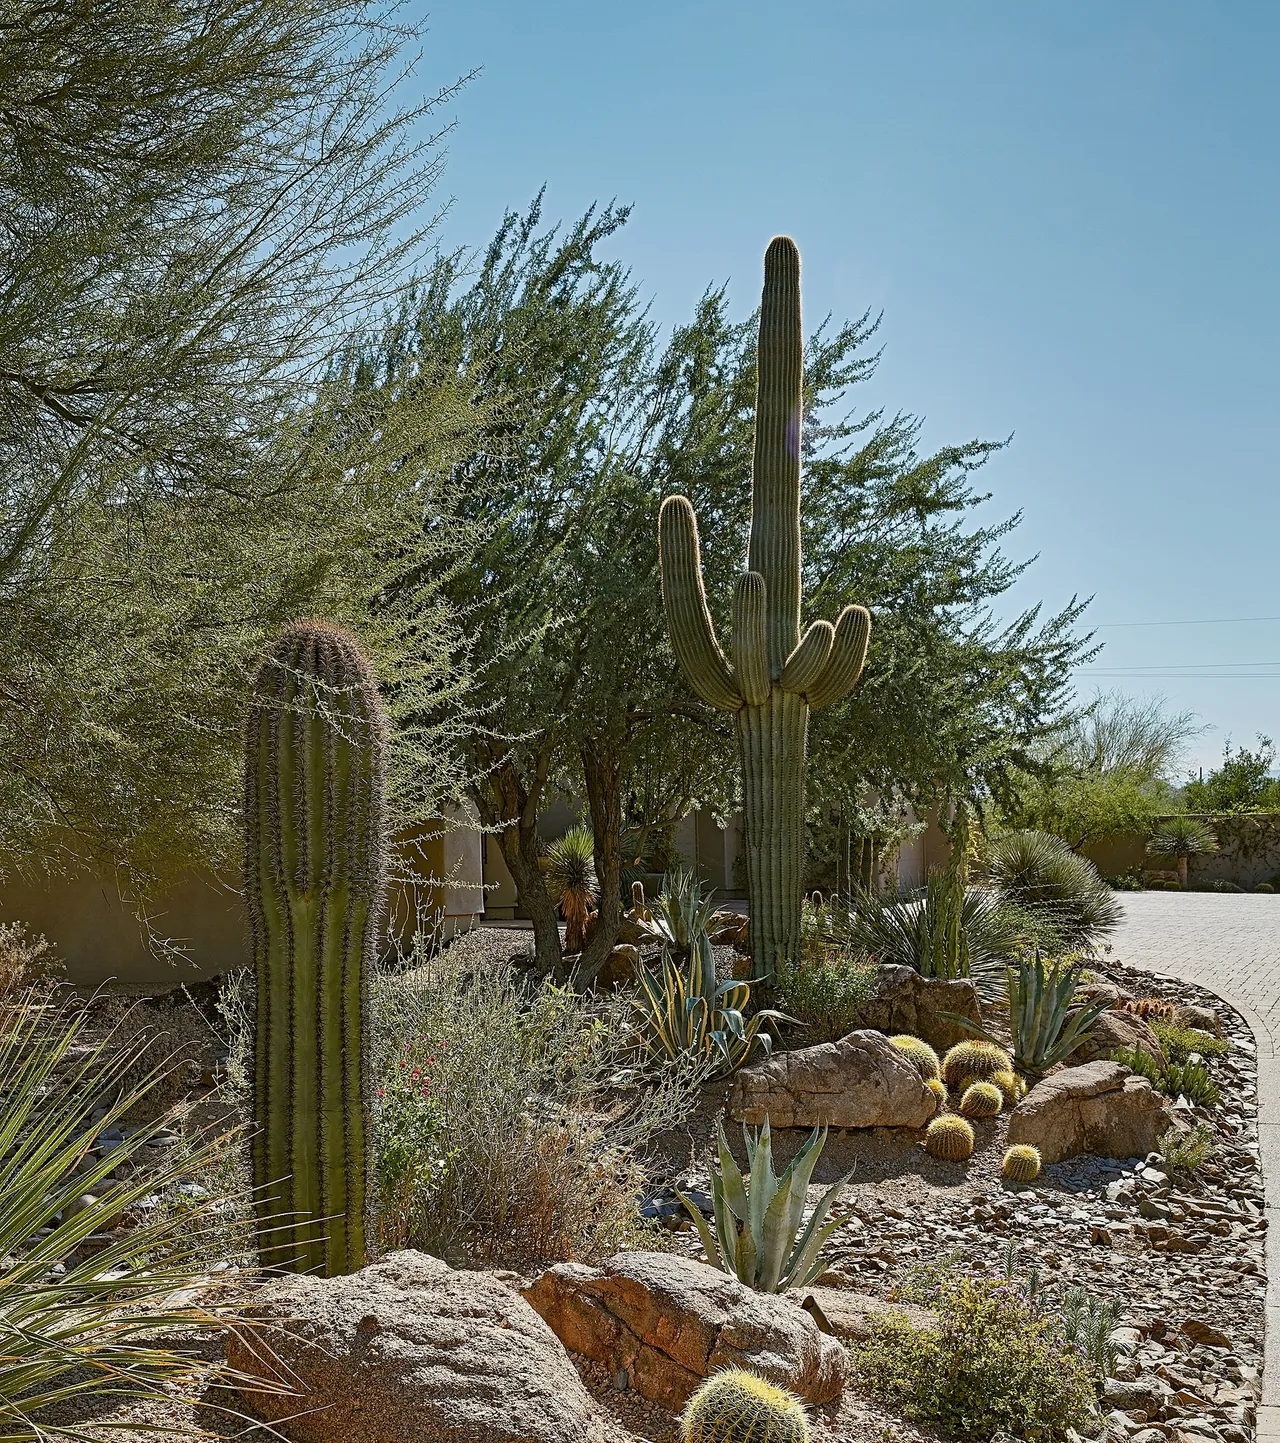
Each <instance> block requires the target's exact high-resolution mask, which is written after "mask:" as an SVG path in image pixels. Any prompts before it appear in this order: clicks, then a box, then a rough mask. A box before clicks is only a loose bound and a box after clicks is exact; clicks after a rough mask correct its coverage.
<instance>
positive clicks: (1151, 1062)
mask: <svg viewBox="0 0 1280 1443" xmlns="http://www.w3.org/2000/svg"><path fill="white" fill-rule="evenodd" d="M1111 1056H1112V1060H1113V1061H1115V1062H1120V1063H1123V1064H1124V1066H1126V1067H1128V1068H1129V1069H1130V1070H1131V1071H1133V1072H1135V1073H1137V1074H1138V1076H1139V1077H1145V1078H1146V1079H1147V1081H1148V1082H1149V1083H1150V1084H1151V1085H1152V1087H1155V1088H1158V1089H1159V1091H1161V1092H1163V1093H1165V1094H1166V1095H1167V1096H1169V1097H1179V1096H1181V1097H1185V1098H1186V1099H1187V1100H1188V1101H1189V1102H1190V1103H1192V1105H1193V1106H1195V1107H1216V1106H1217V1105H1218V1102H1219V1100H1220V1094H1219V1091H1218V1085H1217V1083H1216V1082H1214V1080H1213V1076H1212V1074H1211V1073H1210V1071H1209V1069H1208V1068H1207V1067H1206V1066H1205V1064H1204V1063H1203V1062H1187V1061H1185V1060H1184V1061H1181V1062H1172V1061H1171V1062H1169V1063H1168V1065H1167V1066H1166V1067H1161V1066H1160V1064H1159V1063H1158V1062H1157V1061H1156V1059H1155V1058H1154V1057H1152V1055H1151V1054H1150V1053H1149V1052H1148V1051H1147V1050H1146V1049H1145V1048H1144V1047H1120V1048H1117V1049H1116V1051H1115V1052H1113V1053H1112V1054H1111Z"/></svg>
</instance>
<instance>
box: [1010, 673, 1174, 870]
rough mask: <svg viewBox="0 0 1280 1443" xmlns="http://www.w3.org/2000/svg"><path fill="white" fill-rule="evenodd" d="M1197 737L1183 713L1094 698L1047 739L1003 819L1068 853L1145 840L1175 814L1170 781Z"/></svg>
mask: <svg viewBox="0 0 1280 1443" xmlns="http://www.w3.org/2000/svg"><path fill="white" fill-rule="evenodd" d="M1201 730H1202V728H1201V727H1200V726H1199V725H1198V723H1197V722H1196V720H1195V717H1194V716H1193V715H1192V714H1191V713H1190V712H1171V711H1170V710H1169V709H1168V708H1167V706H1166V705H1165V703H1164V701H1163V699H1162V698H1159V697H1156V698H1147V699H1137V698H1133V697H1127V696H1124V695H1122V694H1121V693H1118V692H1107V693H1104V694H1101V695H1099V696H1097V697H1096V698H1095V699H1094V701H1093V703H1092V704H1091V705H1090V706H1089V707H1087V708H1086V709H1085V710H1084V711H1083V712H1082V713H1081V714H1079V715H1078V716H1076V717H1074V718H1072V719H1071V721H1070V722H1069V723H1068V724H1067V725H1065V726H1064V727H1062V728H1061V729H1060V730H1059V731H1058V732H1056V733H1054V734H1051V735H1050V736H1049V737H1048V738H1047V739H1046V741H1045V743H1044V744H1043V745H1042V747H1041V748H1040V753H1039V756H1038V758H1037V761H1038V767H1037V769H1036V770H1034V771H1029V772H1028V773H1027V774H1025V775H1024V776H1023V777H1022V778H1020V780H1019V782H1018V785H1017V787H1016V789H1015V793H1014V796H1013V798H1012V799H1011V800H1009V801H1007V802H1006V805H1005V812H1006V816H1007V819H1008V820H1010V821H1011V822H1012V823H1013V824H1014V825H1016V826H1020V827H1031V828H1038V829H1039V830H1041V831H1046V832H1052V833H1053V834H1054V835H1055V836H1059V837H1062V838H1064V839H1065V840H1066V841H1068V842H1070V844H1071V845H1072V846H1073V847H1081V846H1084V845H1085V844H1086V843H1088V842H1094V841H1098V840H1100V839H1102V838H1104V837H1114V836H1121V835H1124V834H1126V833H1134V832H1137V833H1139V834H1140V835H1143V836H1145V835H1146V834H1147V833H1148V832H1149V831H1150V830H1151V826H1152V824H1153V822H1154V821H1155V819H1156V817H1158V816H1159V815H1161V814H1162V813H1165V812H1170V811H1173V810H1176V809H1177V808H1178V806H1179V802H1178V798H1177V795H1176V792H1175V790H1174V788H1173V785H1172V779H1173V777H1174V775H1175V774H1176V770H1177V766H1178V763H1179V762H1180V760H1181V758H1182V755H1183V753H1184V752H1185V750H1186V746H1187V743H1188V742H1189V741H1190V740H1191V739H1192V738H1193V737H1195V736H1197V735H1198V734H1199V733H1200V731H1201Z"/></svg>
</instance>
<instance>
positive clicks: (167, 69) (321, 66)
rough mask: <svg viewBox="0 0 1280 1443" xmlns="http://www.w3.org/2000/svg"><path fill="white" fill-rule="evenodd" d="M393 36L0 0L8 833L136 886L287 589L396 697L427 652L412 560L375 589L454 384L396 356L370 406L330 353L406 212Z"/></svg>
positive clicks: (444, 639)
mask: <svg viewBox="0 0 1280 1443" xmlns="http://www.w3.org/2000/svg"><path fill="white" fill-rule="evenodd" d="M411 39H412V35H411V32H410V31H408V30H406V29H404V28H403V27H400V26H398V25H397V24H396V23H394V19H393V17H391V16H389V15H388V14H387V13H385V12H384V11H383V10H382V9H381V8H380V7H379V6H378V5H376V4H371V3H367V0H228V3H225V4H219V5H216V6H209V5H207V4H205V3H203V0H172V3H168V4H165V5H160V6H156V5H142V6H134V5H116V4H106V3H98V0H65V3H63V0H59V3H55V4H41V3H36V0H13V3H11V4H8V5H6V7H5V8H4V13H3V16H2V17H0V94H3V95H4V104H3V106H0V213H3V215H4V221H3V224H2V225H0V751H2V752H3V755H4V762H3V764H0V852H2V853H3V854H4V856H5V858H6V860H9V861H15V862H16V863H17V864H18V865H24V864H26V865H30V866H32V867H37V866H40V865H56V864H57V863H58V862H59V861H60V860H61V859H62V858H63V857H64V856H66V855H68V854H71V855H74V856H76V857H83V856H85V855H86V854H87V855H89V856H91V857H94V858H96V859H99V860H101V861H103V862H105V863H107V864H108V865H110V866H112V867H113V868H115V869H117V875H122V876H123V877H124V878H125V879H131V880H132V882H133V884H134V885H135V888H136V889H138V890H141V891H145V890H147V889H148V888H150V887H152V886H154V885H155V884H157V883H158V882H159V881H161V880H163V878H164V876H166V875H169V874H171V873H172V872H173V871H174V870H175V869H178V868H180V867H182V866H184V865H186V864H188V863H190V862H193V861H199V862H213V863H219V862H229V861H230V860H231V858H232V857H233V856H234V851H235V836H236V831H237V827H236V813H237V803H236V800H235V791H236V785H235V778H236V773H237V770H238V767H237V760H236V758H237V753H238V750H239V744H238V735H237V734H238V729H239V717H240V715H241V714H242V711H243V706H244V701H245V698H246V695H247V691H248V687H249V683H250V679H251V673H252V666H253V662H254V658H255V657H256V656H257V655H258V653H259V651H260V650H261V647H262V645H263V643H264V640H265V638H266V636H267V635H269V634H270V633H271V632H272V631H273V630H274V629H276V628H277V627H278V626H279V625H280V624H281V623H283V622H284V621H287V620H289V619H290V618H291V617H295V616H297V615H299V614H305V613H313V614H324V615H334V616H340V617H342V618H343V619H345V620H346V621H347V622H348V623H349V624H350V625H352V626H353V627H354V628H355V629H356V630H358V631H359V632H360V633H361V635H362V639H363V640H364V641H365V643H366V645H368V646H369V647H371V649H372V650H373V651H374V652H375V654H376V656H377V660H378V664H379V669H380V672H381V673H382V675H383V676H384V679H385V680H386V681H387V683H388V685H389V687H390V694H389V698H388V700H389V703H390V705H391V708H392V711H393V713H397V712H398V710H399V709H400V701H399V700H397V697H396V693H397V692H399V693H402V694H403V696H402V698H401V699H405V698H409V699H413V700H416V701H417V702H421V701H422V700H423V695H422V694H424V693H430V692H432V691H433V690H434V689H436V688H438V687H441V686H448V685H450V684H451V681H450V677H451V673H452V663H451V662H450V659H449V654H450V650H451V648H452V646H453V644H454V643H455V642H456V640H457V633H456V628H455V627H453V626H452V622H451V619H450V613H449V611H448V608H447V607H443V606H442V604H441V603H440V602H439V599H438V592H433V593H432V597H427V596H426V595H425V593H423V594H420V595H419V597H418V602H419V603H420V604H418V605H416V606H415V608H414V617H413V619H412V621H409V620H406V614H405V612H404V611H403V609H401V610H399V611H396V610H395V608H393V609H392V610H391V611H389V612H388V611H385V610H384V611H382V612H381V613H380V614H378V615H375V610H374V603H375V602H377V603H378V605H379V606H382V605H383V602H384V601H385V598H386V597H387V596H388V595H400V596H401V597H403V595H404V593H405V592H406V591H409V590H413V589H414V588H418V589H419V590H421V588H422V587H423V586H424V585H425V584H426V583H425V578H426V577H427V576H428V574H429V572H430V571H431V570H432V569H434V570H435V571H436V572H437V573H439V572H441V571H444V570H447V567H448V565H449V561H448V559H447V557H446V556H445V553H446V552H449V551H451V550H452V547H453V542H452V540H451V539H450V538H449V536H448V534H447V531H446V528H443V527H441V526H438V525H435V526H432V527H429V528H428V527H424V525H423V522H424V519H426V520H428V521H429V520H431V519H432V517H433V516H434V515H435V514H436V512H437V511H438V509H439V508H438V504H437V497H438V495H439V492H438V490H437V489H435V488H434V487H433V486H432V485H427V486H425V487H424V486H423V485H422V484H421V483H422V481H423V478H424V476H426V475H428V474H430V475H431V476H434V477H436V478H439V477H440V476H443V475H445V474H447V473H448V471H449V470H450V469H451V466H452V464H453V462H454V460H455V459H456V457H455V455H454V454H453V453H452V452H451V449H450V448H451V447H452V445H453V437H454V435H455V432H456V429H457V428H459V427H461V428H462V429H465V425H466V424H468V422H467V419H466V418H467V414H468V410H469V405H470V399H469V396H468V395H467V394H466V391H465V387H464V386H461V385H460V382H459V379H458V378H457V377H456V376H453V377H436V378H434V379H432V380H430V381H428V380H426V379H423V380H422V381H421V382H420V385H419V389H418V392H417V394H415V395H408V396H405V397H403V398H398V399H403V401H404V402H405V404H404V405H398V406H397V407H396V408H395V409H394V410H393V411H392V412H388V411H387V409H386V408H385V407H384V408H382V409H381V410H380V411H379V413H378V414H377V415H376V416H374V415H372V414H371V413H368V412H367V411H364V410H363V409H362V408H361V407H360V406H359V405H358V404H356V403H355V401H354V400H353V398H352V395H351V393H350V388H349V387H348V386H347V385H345V383H344V379H343V374H342V367H341V365H340V364H339V363H340V359H341V357H342V356H343V355H344V353H345V352H346V350H347V349H348V348H349V346H350V345H351V341H352V337H353V335H355V334H356V333H357V332H358V331H359V330H360V329H361V328H362V327H364V326H365V325H367V324H368V322H369V318H370V317H371V316H373V315H375V314H377V313H378V312H379V310H380V309H381V308H382V307H383V306H384V305H385V304H386V303H387V302H388V300H389V299H390V298H391V297H392V296H394V295H395V294H396V293H397V292H398V291H400V290H401V289H402V288H403V287H404V285H405V284H406V281H407V277H408V273H409V272H410V270H411V269H412V267H413V265H414V263H415V258H416V257H418V256H420V255H421V253H422V242H423V227H424V224H426V223H429V219H430V212H429V211H428V210H424V209H423V207H424V204H425V203H426V202H427V200H428V198H429V195H430V191H431V187H432V185H433V183H434V181H435V178H436V175H437V172H438V168H439V161H440V157H439V151H438V147H437V146H436V144H435V137H433V136H431V134H430V132H429V129H428V130H424V129H422V128H421V127H420V124H419V123H420V122H421V121H422V119H423V117H424V116H425V115H426V114H427V112H428V111H429V110H430V109H431V104H432V102H430V101H427V102H422V103H415V104H412V105H410V106H409V107H408V108H406V109H401V110H397V109H396V108H395V105H394V101H392V100H389V98H388V96H389V93H390V91H389V82H390V79H391V78H392V75H393V74H394V72H395V71H398V70H399V69H400V68H401V66H402V61H403V53H402V52H403V46H404V44H405V43H406V42H408V41H410V40H411ZM427 386H431V387H433V388H434V389H433V393H432V395H431V397H430V398H429V401H428V398H427V397H426V396H425V389H424V388H426V387H427ZM407 453H408V454H413V455H415V456H416V457H418V458H420V459H419V465H418V467H417V470H416V472H415V473H414V474H413V475H412V476H410V475H406V474H405V473H404V471H403V469H402V468H397V469H393V467H392V465H391V462H392V460H393V459H394V460H395V461H396V462H397V463H398V462H399V461H400V460H401V458H403V456H404V455H405V454H407ZM424 620H432V621H433V623H434V624H433V625H431V626H427V627H425V628H424V629H423V631H422V632H420V633H419V634H417V635H413V634H411V628H412V627H422V626H423V622H424ZM417 742H418V743H420V744H421V745H423V746H430V747H431V749H432V750H433V751H434V752H435V754H436V756H437V759H441V758H442V752H443V749H442V748H438V747H435V746H434V743H433V741H432V739H431V738H430V737H429V736H428V735H427V733H426V732H421V733H420V734H419V736H418V738H417ZM410 750H412V747H411V748H410ZM417 774H418V775H421V776H428V775H432V774H433V769H432V768H431V767H429V766H423V767H421V768H419V769H418V772H417ZM434 774H435V775H439V773H438V772H437V773H434ZM420 785H421V784H420V783H416V782H412V781H405V782H404V783H403V784H401V783H397V782H394V781H393V783H392V791H393V796H394V798H395V799H396V802H397V805H398V804H399V803H401V802H405V803H407V802H409V801H410V799H411V796H412V793H413V789H414V787H415V786H420Z"/></svg>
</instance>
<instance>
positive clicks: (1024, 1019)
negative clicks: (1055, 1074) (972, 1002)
mask: <svg viewBox="0 0 1280 1443" xmlns="http://www.w3.org/2000/svg"><path fill="white" fill-rule="evenodd" d="M1082 970H1083V967H1082V964H1081V963H1079V962H1068V961H1065V960H1063V959H1056V960H1053V961H1049V962H1046V961H1045V960H1044V959H1043V958H1042V957H1039V956H1036V957H1031V958H1022V959H1021V960H1019V962H1018V963H1017V964H1016V966H1013V967H1010V968H1008V970H1007V976H1008V1000H1009V1031H1010V1033H1011V1035H1012V1038H1013V1060H1014V1063H1015V1065H1016V1067H1017V1069H1018V1071H1019V1072H1021V1073H1026V1074H1029V1075H1031V1076H1033V1077H1036V1076H1040V1075H1042V1074H1043V1073H1045V1072H1047V1071H1048V1070H1049V1068H1051V1067H1052V1066H1053V1065H1054V1064H1055V1063H1057V1062H1061V1061H1062V1060H1063V1059H1064V1058H1066V1057H1070V1056H1071V1054H1072V1053H1073V1052H1074V1051H1075V1050H1076V1048H1077V1047H1078V1046H1079V1045H1080V1043H1081V1042H1082V1041H1083V1040H1084V1038H1085V1037H1086V1036H1087V1035H1088V1033H1089V1029H1090V1028H1091V1027H1092V1026H1093V1024H1094V1023H1095V1022H1096V1021H1097V1019H1098V1018H1099V1017H1100V1016H1101V1015H1102V1014H1103V1013H1104V1012H1105V1011H1106V1010H1107V1004H1106V1003H1105V1002H1104V1003H1099V1004H1095V1005H1092V1006H1076V1005H1075V995H1076V986H1077V983H1078V982H1079V980H1080V974H1081V972H1082ZM1073 1009H1074V1010H1073ZM955 1020H956V1021H959V1022H961V1023H962V1024H963V1025H964V1026H967V1027H970V1028H972V1030H973V1031H975V1032H980V1033H981V1034H982V1036H984V1037H989V1034H988V1033H987V1032H986V1030H985V1029H984V1028H981V1027H978V1026H977V1025H976V1024H975V1023H973V1022H966V1021H965V1019H964V1018H959V1017H957V1018H956V1019H955Z"/></svg>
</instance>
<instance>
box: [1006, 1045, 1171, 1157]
mask: <svg viewBox="0 0 1280 1443" xmlns="http://www.w3.org/2000/svg"><path fill="white" fill-rule="evenodd" d="M1173 1125H1174V1118H1173V1113H1172V1112H1171V1111H1170V1109H1169V1105H1168V1102H1167V1101H1166V1100H1165V1099H1164V1098H1163V1097H1161V1096H1160V1094H1159V1093H1158V1092H1156V1091H1155V1089H1154V1088H1153V1087H1152V1086H1151V1084H1150V1083H1149V1082H1148V1081H1147V1080H1146V1078H1144V1077H1135V1076H1134V1074H1133V1073H1132V1072H1130V1071H1129V1069H1128V1068H1127V1067H1123V1066H1122V1065H1121V1064H1120V1063H1118V1062H1087V1063H1085V1064H1084V1066H1082V1067H1064V1068H1063V1069H1062V1071H1060V1072H1055V1073H1053V1074H1052V1075H1051V1076H1049V1077H1046V1078H1045V1079H1044V1080H1043V1081H1042V1082H1038V1083H1037V1084H1036V1085H1035V1087H1033V1088H1032V1089H1031V1091H1030V1092H1029V1093H1028V1094H1027V1095H1026V1097H1024V1098H1023V1099H1022V1101H1021V1102H1020V1103H1019V1104H1018V1105H1017V1107H1015V1108H1014V1110H1013V1112H1012V1113H1010V1115H1009V1138H1008V1140H1009V1143H1010V1144H1011V1145H1012V1144H1013V1143H1019V1142H1029V1143H1032V1144H1033V1145H1034V1146H1036V1147H1038V1148H1039V1149H1040V1156H1041V1158H1043V1160H1044V1161H1045V1162H1061V1161H1062V1160H1063V1159H1064V1158H1068V1157H1075V1156H1076V1154H1077V1153H1082V1152H1090V1153H1094V1154H1096V1155H1097V1156H1098V1157H1145V1156H1146V1155H1147V1153H1149V1152H1153V1151H1154V1150H1155V1148H1156V1146H1157V1144H1158V1143H1159V1140H1160V1138H1161V1137H1162V1136H1163V1134H1164V1133H1166V1132H1167V1131H1168V1130H1169V1128H1170V1127H1171V1126H1173Z"/></svg>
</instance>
